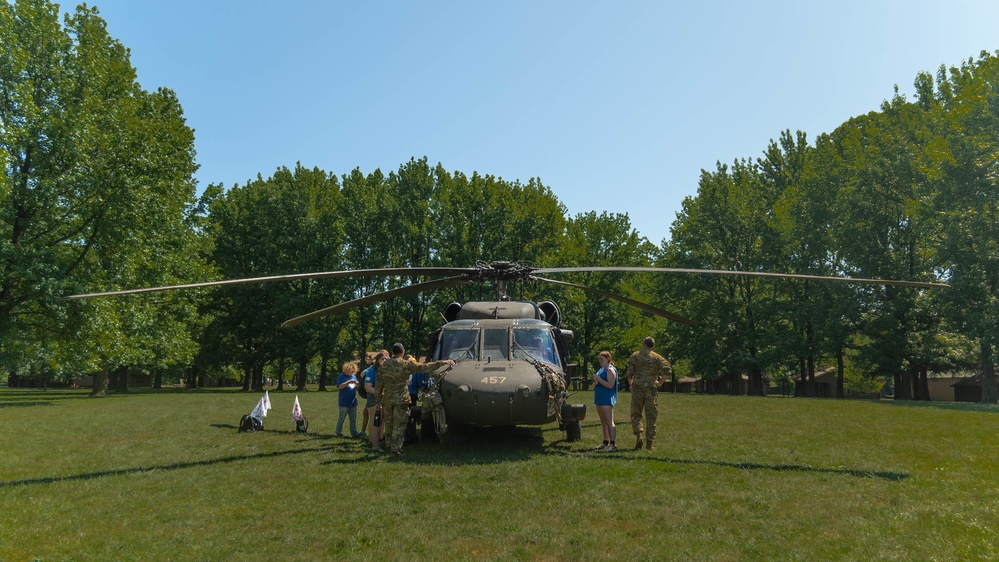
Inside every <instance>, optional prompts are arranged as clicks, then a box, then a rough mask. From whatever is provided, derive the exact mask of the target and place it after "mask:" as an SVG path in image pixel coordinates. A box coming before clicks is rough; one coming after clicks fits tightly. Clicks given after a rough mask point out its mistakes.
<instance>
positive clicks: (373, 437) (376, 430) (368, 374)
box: [361, 349, 388, 451]
mask: <svg viewBox="0 0 999 562" xmlns="http://www.w3.org/2000/svg"><path fill="white" fill-rule="evenodd" d="M386 359H388V351H386V350H384V349H383V350H381V351H380V352H378V354H376V355H375V358H374V363H373V364H372V365H371V366H370V367H368V368H367V369H365V370H364V371H363V373H362V375H363V377H362V379H361V384H363V385H364V390H365V391H367V393H368V399H367V402H366V403H365V404H364V413H365V414H367V416H366V419H367V429H368V440H369V441H370V442H371V448H372V449H373V450H376V451H378V450H380V447H379V445H378V443H380V442H381V440H382V435H383V434H384V431H382V428H383V427H384V426H382V425H379V426H378V427H375V381H377V380H378V367H379V366H380V365H381V364H382V362H383V361H385V360H386Z"/></svg>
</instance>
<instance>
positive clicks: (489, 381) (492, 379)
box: [479, 377, 506, 384]
mask: <svg viewBox="0 0 999 562" xmlns="http://www.w3.org/2000/svg"><path fill="white" fill-rule="evenodd" d="M505 380H506V377H482V380H481V381H479V382H484V383H486V384H503V381H505Z"/></svg>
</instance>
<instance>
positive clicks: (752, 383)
mask: <svg viewBox="0 0 999 562" xmlns="http://www.w3.org/2000/svg"><path fill="white" fill-rule="evenodd" d="M749 395H750V396H766V393H765V392H763V370H762V369H760V367H759V365H753V368H752V369H751V370H750V371H749Z"/></svg>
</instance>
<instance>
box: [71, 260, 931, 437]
mask: <svg viewBox="0 0 999 562" xmlns="http://www.w3.org/2000/svg"><path fill="white" fill-rule="evenodd" d="M578 272H652V273H689V274H713V275H742V276H752V277H773V278H790V279H818V280H824V281H836V282H847V283H868V284H878V285H898V286H907V287H919V288H939V287H946V286H947V285H945V284H941V283H925V282H917V281H892V280H880V279H860V278H846V277H827V276H815V275H804V274H788V273H768V272H753V271H729V270H710V269H678V268H658V267H559V268H537V267H533V266H530V265H526V264H521V263H517V262H508V261H494V262H488V263H487V262H485V261H480V262H478V263H477V264H476V265H475V267H471V268H453V267H407V268H384V269H367V270H348V271H331V272H321V273H304V274H294V275H278V276H271V277H255V278H247V279H233V280H226V281H214V282H206V283H192V284H186V285H172V286H167V287H152V288H144V289H131V290H123V291H110V292H104V293H91V294H84V295H73V296H70V297H67V299H70V300H74V299H82V298H93V297H104V296H113V295H125V294H137V293H146V292H154V291H165V290H175V289H191V288H198V287H212V286H222V285H232V284H239V283H260V282H273V281H291V280H296V279H330V278H338V277H340V278H342V277H373V276H408V277H443V278H442V279H435V280H432V281H426V282H422V283H415V284H412V285H408V286H405V287H400V288H398V289H392V290H388V291H383V292H380V293H374V294H371V295H368V296H365V297H362V298H358V299H354V300H351V301H347V302H343V303H339V304H336V305H333V306H330V307H327V308H324V309H321V310H317V311H314V312H310V313H308V314H305V315H302V316H298V317H295V318H292V319H290V320H287V321H285V322H284V323H283V324H282V327H290V326H295V325H298V324H301V323H302V322H306V321H309V320H312V319H315V318H320V317H323V316H328V315H331V314H336V313H340V312H344V311H347V310H350V309H353V308H357V307H361V306H365V305H369V304H373V303H376V302H382V301H386V300H389V299H392V298H396V297H401V296H406V295H412V294H416V293H420V292H424V291H433V290H440V289H445V288H449V287H457V286H460V285H466V284H469V283H482V282H494V283H495V286H496V298H495V300H493V301H474V302H466V303H463V304H462V303H458V302H452V303H451V304H449V305H447V306H446V307H445V309H444V311H443V313H442V316H443V318H444V320H445V324H444V325H443V326H441V328H439V329H438V330H436V331H434V332H432V333H431V334H430V335H429V338H428V342H429V349H430V352H429V354H428V355H429V359H431V360H440V359H453V360H454V361H455V362H456V363H455V365H454V366H453V367H446V368H444V369H442V370H440V371H438V372H436V373H434V376H433V377H432V381H433V382H432V384H430V385H429V387H428V389H427V390H426V391H425V392H423V394H422V405H423V408H422V411H421V412H414V415H418V416H420V417H421V418H422V419H423V421H424V433H425V434H426V433H427V432H426V429H427V425H426V424H427V423H429V422H431V421H432V423H433V425H434V429H435V431H436V433H437V434H438V435H441V436H443V435H445V434H446V433H447V432H448V428H449V427H469V426H518V425H545V424H548V423H551V422H553V421H558V422H559V426H560V428H561V429H562V430H563V431H565V432H566V440H567V441H575V440H578V439H579V437H580V422H581V421H582V420H583V419H585V416H586V405H585V404H569V403H568V402H567V400H568V396H569V395H568V390H567V389H568V385H569V381H570V378H571V377H572V376H574V370H575V365H571V364H570V363H569V352H568V345H569V343H570V342H571V341H572V339H573V332H572V331H571V330H568V329H566V328H563V327H562V325H561V324H562V317H561V312H560V310H559V308H558V306H557V305H556V304H555V303H554V302H553V301H543V302H534V301H515V300H512V299H510V297H509V296H508V295H507V285H508V283H509V282H511V281H521V282H523V281H542V282H545V283H552V284H556V285H561V286H566V287H573V288H576V289H579V290H582V291H586V292H589V293H593V294H596V295H599V296H602V297H605V298H609V299H612V300H616V301H619V302H622V303H625V304H628V305H631V306H634V307H637V308H639V309H641V310H643V311H645V312H648V313H650V314H654V315H656V316H660V317H663V318H666V319H668V320H671V321H674V322H679V323H683V324H695V322H694V321H693V320H690V319H688V318H684V317H683V316H680V315H678V314H674V313H672V312H669V311H667V310H663V309H661V308H658V307H655V306H652V305H650V304H647V303H644V302H641V301H636V300H634V299H631V298H628V297H625V296H622V295H618V294H615V293H611V292H608V291H603V290H601V289H596V288H593V287H588V286H585V285H579V284H576V283H570V282H567V281H559V280H555V279H549V278H547V277H541V276H540V275H549V274H560V273H578Z"/></svg>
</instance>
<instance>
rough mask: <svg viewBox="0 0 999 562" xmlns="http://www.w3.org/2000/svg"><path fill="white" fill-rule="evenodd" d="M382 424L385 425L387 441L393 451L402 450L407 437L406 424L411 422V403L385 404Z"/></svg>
mask: <svg viewBox="0 0 999 562" xmlns="http://www.w3.org/2000/svg"><path fill="white" fill-rule="evenodd" d="M383 410H384V412H382V413H383V415H382V424H384V427H385V443H386V444H388V446H389V447H390V448H391V449H392V451H401V450H402V443H403V441H404V440H405V439H406V424H407V423H408V422H409V404H388V403H386V404H384V407H383Z"/></svg>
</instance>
